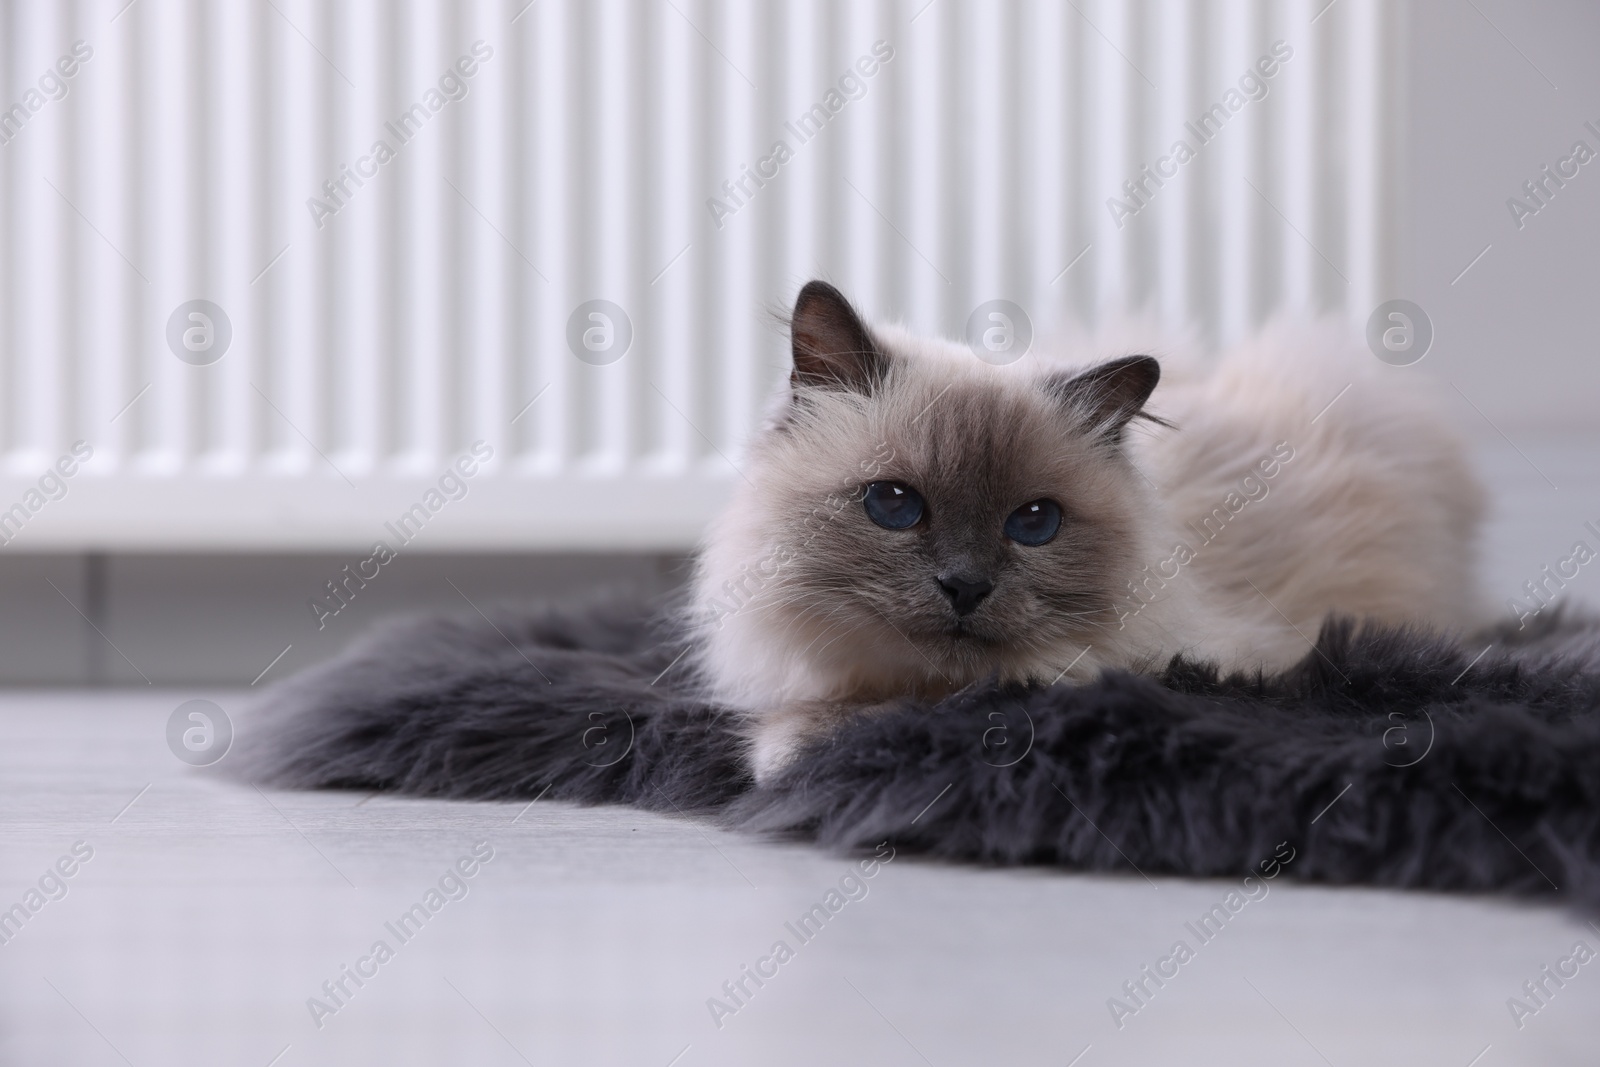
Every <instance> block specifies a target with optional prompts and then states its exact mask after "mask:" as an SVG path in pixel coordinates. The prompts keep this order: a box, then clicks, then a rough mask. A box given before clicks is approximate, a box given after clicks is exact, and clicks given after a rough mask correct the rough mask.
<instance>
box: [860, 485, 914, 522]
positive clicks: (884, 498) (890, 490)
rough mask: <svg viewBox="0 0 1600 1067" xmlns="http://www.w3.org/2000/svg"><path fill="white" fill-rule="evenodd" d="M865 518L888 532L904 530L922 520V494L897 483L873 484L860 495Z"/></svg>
mask: <svg viewBox="0 0 1600 1067" xmlns="http://www.w3.org/2000/svg"><path fill="white" fill-rule="evenodd" d="M861 503H862V506H864V507H865V508H866V509H867V518H869V519H871V520H872V521H873V522H875V523H877V524H878V525H879V526H882V527H884V528H885V529H888V530H904V529H906V528H907V527H908V526H915V525H916V524H917V520H918V519H920V518H922V512H923V504H922V494H921V493H919V492H917V491H916V490H915V489H913V488H911V487H910V486H909V485H902V484H901V483H899V482H873V483H872V484H871V485H868V486H867V488H866V491H865V492H863V493H862V494H861Z"/></svg>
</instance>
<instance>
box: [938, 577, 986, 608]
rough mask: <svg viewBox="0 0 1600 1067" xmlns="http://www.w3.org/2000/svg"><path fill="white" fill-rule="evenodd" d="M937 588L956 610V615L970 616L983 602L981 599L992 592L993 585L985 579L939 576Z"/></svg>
mask: <svg viewBox="0 0 1600 1067" xmlns="http://www.w3.org/2000/svg"><path fill="white" fill-rule="evenodd" d="M939 588H940V589H943V590H944V593H945V596H947V597H949V598H950V606H951V607H953V608H955V609H956V614H957V615H971V614H972V613H973V612H974V611H976V610H977V608H978V605H979V604H980V603H982V602H983V598H984V597H986V596H988V595H989V594H990V593H991V592H993V591H994V583H993V582H991V581H989V579H987V578H969V577H967V576H965V575H960V574H941V575H939Z"/></svg>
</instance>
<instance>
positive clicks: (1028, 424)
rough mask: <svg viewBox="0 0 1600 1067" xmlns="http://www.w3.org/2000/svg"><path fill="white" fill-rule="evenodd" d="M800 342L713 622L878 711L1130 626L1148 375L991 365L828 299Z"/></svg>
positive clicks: (715, 567) (745, 490) (821, 295)
mask: <svg viewBox="0 0 1600 1067" xmlns="http://www.w3.org/2000/svg"><path fill="white" fill-rule="evenodd" d="M791 333H792V340H793V354H794V369H793V373H792V375H791V379H790V383H789V396H788V399H787V403H786V405H785V406H784V408H783V410H782V411H781V412H780V413H779V414H778V417H777V418H776V419H775V420H774V421H773V423H772V425H771V426H769V428H768V429H767V430H765V431H764V432H763V434H762V435H761V436H760V438H759V439H758V440H757V441H756V443H755V445H754V447H753V449H752V451H751V459H750V462H749V464H748V465H747V467H746V475H747V484H745V485H742V486H741V487H740V489H739V490H738V491H737V493H736V497H735V500H734V502H733V504H732V508H731V509H730V512H729V513H728V514H726V515H725V516H724V518H723V520H722V521H721V522H720V523H719V525H718V527H717V533H716V534H715V535H714V541H713V543H712V545H711V546H710V551H711V553H712V555H713V557H715V558H712V559H711V560H709V561H708V562H709V563H710V566H709V567H703V570H702V576H703V577H702V588H701V590H700V594H701V600H702V603H705V602H706V601H707V600H708V599H711V600H715V598H716V596H717V595H720V594H726V595H724V596H723V598H722V599H721V600H720V601H717V605H718V608H720V614H721V615H722V618H720V619H719V620H718V625H719V626H723V625H729V624H732V625H740V624H753V625H756V626H758V628H759V629H760V631H761V632H762V634H763V635H764V639H765V640H767V641H775V640H790V641H792V642H794V647H793V649H792V650H791V652H792V653H793V654H794V655H797V656H800V657H801V658H803V659H805V660H807V662H808V664H809V669H814V670H817V671H821V672H824V673H826V672H829V671H831V672H834V673H835V674H836V676H837V677H836V678H834V679H833V680H834V681H835V682H836V683H837V684H836V685H834V686H832V687H831V688H832V690H833V695H836V696H843V695H847V694H853V695H857V696H863V697H869V696H882V695H893V694H899V693H906V692H938V691H941V690H948V689H950V688H954V687H956V686H959V685H963V684H966V683H967V682H970V681H973V680H975V679H978V678H982V677H985V676H986V675H988V674H990V673H994V672H999V673H1000V674H1002V675H1003V676H1006V677H1037V676H1038V675H1039V674H1041V673H1043V672H1045V671H1046V670H1047V669H1048V667H1050V666H1054V667H1055V669H1056V670H1059V669H1061V668H1065V667H1067V666H1068V664H1069V663H1070V661H1071V660H1072V659H1073V657H1074V656H1076V655H1077V654H1078V653H1079V652H1082V651H1083V649H1084V648H1085V647H1086V646H1087V645H1089V644H1092V643H1093V642H1094V641H1095V640H1096V638H1097V635H1099V634H1104V633H1106V632H1107V631H1108V630H1115V629H1116V627H1117V624H1118V619H1117V616H1116V613H1115V610H1114V607H1113V605H1114V602H1115V599H1116V594H1117V593H1118V591H1119V590H1118V586H1119V585H1120V584H1122V583H1124V582H1125V581H1126V577H1127V575H1128V574H1129V573H1130V571H1131V569H1132V567H1133V565H1134V563H1133V561H1134V559H1135V557H1136V555H1137V554H1138V553H1139V552H1140V550H1141V548H1140V546H1141V541H1140V538H1141V537H1142V536H1143V533H1144V527H1145V524H1144V521H1143V520H1144V516H1145V509H1146V508H1147V507H1148V502H1147V498H1146V496H1145V486H1144V484H1143V482H1142V481H1141V478H1140V475H1139V474H1138V472H1137V471H1136V470H1135V469H1134V468H1133V466H1132V464H1131V463H1130V462H1129V460H1128V458H1127V456H1126V455H1125V454H1124V451H1123V436H1124V430H1125V428H1126V426H1127V425H1128V423H1129V421H1130V420H1132V419H1133V418H1135V417H1137V416H1140V415H1142V414H1143V412H1142V407H1143V405H1144V403H1145V401H1146V399H1147V398H1148V397H1149V396H1150V393H1151V391H1152V390H1153V389H1154V388H1155V386H1156V383H1157V381H1158V380H1159V377H1160V367H1159V365H1158V364H1157V362H1156V361H1155V360H1154V359H1152V358H1150V357H1149V356H1131V357H1127V358H1123V359H1117V360H1113V361H1111V362H1108V363H1103V364H1100V365H1098V366H1093V367H1089V368H1087V369H1081V368H1080V369H1079V370H1077V371H1067V370H1060V369H1056V370H1050V369H1041V368H1040V367H1038V366H1037V365H1018V364H1012V365H1009V366H1004V367H996V366H992V365H990V364H987V363H985V362H983V361H981V360H979V359H977V358H976V357H974V356H973V355H972V354H971V353H970V351H968V350H967V349H965V348H961V347H959V346H956V345H953V344H949V343H945V342H937V341H928V340H924V339H918V338H914V337H912V336H910V335H909V334H906V333H904V332H903V331H899V330H896V329H872V328H869V327H868V326H867V325H866V324H865V323H864V322H863V321H862V320H861V318H860V316H858V315H857V314H856V312H855V310H854V309H853V308H852V307H851V306H850V304H849V303H848V301H846V300H845V298H844V297H843V296H842V295H841V294H840V293H839V292H838V291H837V290H836V289H834V288H833V287H832V286H830V285H827V284H825V283H822V282H811V283H810V284H808V285H806V286H805V288H804V289H802V290H801V292H800V296H799V299H798V301H797V302H796V305H795V309H794V313H793V316H792V320H791ZM1145 417H1149V416H1145ZM730 549H733V550H734V551H736V552H738V553H742V555H743V556H744V557H746V558H745V560H744V562H743V563H741V564H740V565H739V566H738V567H737V568H734V567H733V563H734V558H733V557H732V556H730V555H729V550H730ZM719 559H720V564H719ZM729 575H732V576H733V577H732V580H733V582H734V587H733V588H729V586H728V581H729V577H728V576H729ZM1123 591H1124V592H1125V590H1123ZM718 608H714V609H713V610H714V611H716V610H718ZM730 615H731V617H730ZM741 616H742V618H741ZM1049 673H1052V674H1053V673H1054V671H1050V672H1049ZM1046 680H1048V677H1047V678H1046Z"/></svg>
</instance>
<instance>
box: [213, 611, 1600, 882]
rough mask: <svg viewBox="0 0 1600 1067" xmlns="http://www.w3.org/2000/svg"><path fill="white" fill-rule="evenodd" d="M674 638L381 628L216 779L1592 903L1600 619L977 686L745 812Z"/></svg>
mask: <svg viewBox="0 0 1600 1067" xmlns="http://www.w3.org/2000/svg"><path fill="white" fill-rule="evenodd" d="M669 618H671V615H670V613H669V612H667V611H666V610H664V607H663V606H662V605H659V604H655V605H651V604H645V603H642V602H635V601H611V602H607V603H603V604H598V605H593V606H589V607H583V608H574V609H566V610H554V609H545V610H534V611H502V612H499V613H497V614H495V615H494V616H493V625H490V624H489V623H487V622H485V621H484V620H483V619H481V618H478V617H477V616H473V617H470V618H426V619H420V620H412V621H406V622H402V623H399V624H391V625H389V626H387V627H384V628H381V629H379V630H376V631H374V632H373V633H372V634H370V635H369V636H368V637H366V638H365V639H364V640H362V641H361V642H360V643H359V644H358V645H357V646H355V647H353V648H352V649H350V650H349V651H348V652H347V653H345V654H344V655H343V656H341V657H340V658H339V659H337V660H335V661H333V662H330V663H328V664H325V665H323V666H321V667H317V668H314V669H312V670H309V671H306V672H305V673H303V674H301V675H298V676H296V677H294V678H291V679H289V680H288V681H287V682H285V683H283V684H281V685H278V686H277V687H275V688H274V689H273V690H271V691H270V692H269V694H268V695H267V697H266V699H265V700H264V703H263V706H262V707H261V708H260V709H259V714H258V715H257V716H256V717H255V718H254V719H253V720H251V721H249V722H247V723H246V724H245V728H244V729H243V730H242V731H241V737H240V745H241V751H240V753H239V755H240V756H241V757H242V758H241V759H239V760H238V761H237V762H236V763H235V764H234V766H235V767H236V768H237V769H236V771H235V773H244V774H246V775H248V776H249V777H250V778H252V779H253V780H255V781H258V782H260V783H262V784H272V785H277V786H281V787H289V788H302V789H323V788H345V789H363V790H366V789H381V790H389V791H393V792H399V793H409V794H413V795H417V796H428V797H455V798H468V799H481V800H513V799H531V798H533V797H536V796H539V795H541V794H542V795H544V796H547V797H549V798H551V799H556V800H569V801H577V802H580V803H587V804H599V803H620V804H634V805H638V806H640V807H644V808H649V809H653V810H658V811H666V812H684V813H696V814H699V815H701V816H710V817H714V818H716V819H718V820H720V821H721V822H723V823H724V824H726V825H728V826H732V827H738V828H744V829H747V830H759V831H778V832H783V833H786V834H791V835H800V836H803V837H805V838H809V839H811V840H814V841H816V842H818V843H820V844H822V845H825V846H829V847H836V848H855V847H872V846H874V845H876V844H877V843H878V842H880V841H883V840H885V839H890V840H892V841H893V843H894V846H895V847H896V848H897V849H901V850H906V849H911V850H920V851H923V852H926V853H929V854H932V855H935V856H941V857H947V858H950V859H955V860H965V861H974V862H980V863H987V864H1054V865H1059V866H1062V867H1068V868H1073V869H1080V870H1132V869H1134V868H1137V869H1138V870H1139V871H1141V872H1143V873H1144V874H1146V875H1151V876H1154V875H1157V874H1176V875H1204V876H1229V875H1242V874H1245V873H1248V872H1251V871H1254V870H1255V869H1256V866H1257V865H1258V863H1260V862H1261V861H1262V860H1264V859H1265V858H1268V857H1271V856H1273V854H1274V851H1275V849H1277V848H1278V846H1279V845H1280V843H1281V842H1289V843H1290V845H1291V847H1292V848H1293V849H1294V850H1295V854H1296V859H1295V861H1294V863H1293V864H1292V866H1291V867H1289V868H1285V869H1286V870H1287V871H1288V873H1290V874H1291V875H1292V876H1294V877H1297V878H1303V879H1308V880H1315V881H1321V882H1329V883H1340V884H1357V883H1359V884H1369V885H1380V886H1405V887H1426V888H1433V889H1447V890H1495V891H1504V892H1512V893H1519V894H1533V895H1545V896H1550V897H1556V896H1560V897H1563V898H1567V899H1570V900H1574V901H1577V902H1579V903H1581V904H1583V905H1585V906H1588V907H1594V906H1595V905H1597V904H1600V626H1597V624H1596V623H1595V621H1594V620H1585V619H1575V618H1570V617H1569V618H1561V617H1558V616H1554V615H1552V616H1550V617H1547V618H1545V619H1544V620H1543V621H1542V622H1541V623H1540V624H1539V625H1538V626H1537V627H1536V628H1535V627H1530V628H1529V630H1527V631H1524V632H1523V633H1521V634H1516V633H1511V632H1506V633H1501V634H1498V635H1489V636H1487V637H1485V638H1484V640H1483V641H1482V642H1481V643H1479V644H1478V645H1476V646H1461V645H1458V644H1455V643H1453V642H1450V641H1447V640H1444V639H1441V638H1439V637H1436V636H1432V635H1428V634H1422V633H1415V632H1408V631H1401V630H1387V629H1362V628H1358V627H1355V626H1353V625H1351V624H1350V623H1348V622H1345V623H1337V622H1335V623H1330V624H1329V625H1327V626H1326V627H1325V628H1324V629H1323V631H1322V633H1321V635H1320V638H1319V641H1318V645H1317V648H1316V649H1315V650H1314V651H1310V652H1308V653H1307V655H1306V658H1305V659H1304V660H1303V661H1302V662H1301V663H1300V664H1299V665H1298V666H1296V667H1295V668H1293V669H1292V670H1289V671H1287V672H1285V673H1283V674H1281V675H1278V676H1272V677H1259V676H1255V677H1244V676H1236V677H1219V676H1218V674H1217V672H1216V671H1215V670H1214V669H1212V668H1209V667H1207V666H1206V665H1204V664H1197V663H1191V662H1187V661H1184V660H1181V659H1179V660H1175V661H1173V663H1172V664H1171V665H1170V666H1169V668H1168V669H1167V670H1166V672H1165V673H1164V674H1163V675H1161V676H1160V677H1143V676H1135V675H1130V674H1112V675H1108V676H1106V677H1104V678H1102V679H1101V680H1099V681H1097V682H1095V683H1093V684H1089V685H1065V684H1062V685H1055V686H1050V687H1043V688H1007V687H1002V686H997V685H987V686H975V687H971V688H969V689H967V690H964V691H962V692H960V693H957V694H955V695H953V696H951V697H949V698H947V699H945V700H942V701H940V702H938V703H935V704H917V703H913V702H908V703H906V704H905V705H904V706H903V707H902V708H900V709H899V710H895V711H891V712H888V713H886V714H882V715H878V716H875V717H870V718H863V719H860V720H857V721H856V722H854V723H852V724H851V725H849V726H848V727H846V728H845V729H843V730H841V731H840V732H839V733H837V734H836V735H835V736H833V737H832V738H830V739H828V740H827V741H825V742H823V743H820V744H818V745H815V746H813V747H812V748H811V749H809V750H808V751H807V752H806V753H805V754H804V755H803V757H802V758H801V759H800V760H799V762H798V763H796V764H795V765H794V766H793V767H792V768H791V769H790V770H789V772H788V773H786V774H785V775H784V776H783V777H782V778H781V779H780V780H778V781H776V782H774V783H772V784H770V785H767V786H762V787H759V788H758V787H756V786H754V784H753V783H752V781H751V779H750V778H749V776H748V774H747V772H746V770H745V767H744V764H743V761H742V759H741V750H740V742H739V740H738V737H737V735H736V732H735V722H734V720H733V718H732V716H731V715H730V714H729V713H728V712H726V711H724V710H722V709H719V708H717V707H715V706H712V705H710V704H708V703H706V702H705V701H704V700H702V699H701V698H700V697H699V696H698V695H697V689H696V686H695V685H694V681H693V679H692V677H690V676H689V674H688V671H687V670H686V668H684V667H683V666H682V661H681V660H679V656H680V654H681V653H682V652H683V650H684V646H683V643H682V642H683V639H682V638H681V636H680V635H679V634H677V633H675V632H674V631H673V629H672V627H671V626H670V624H668V623H667V622H666V621H665V620H667V619H669ZM1491 637H1492V638H1494V639H1495V642H1496V643H1495V645H1494V646H1493V647H1491V648H1489V649H1488V651H1487V652H1483V647H1484V645H1487V644H1488V643H1489V640H1490V638H1491ZM1480 653H1482V654H1481V656H1480ZM1475 657H1477V658H1476V659H1475Z"/></svg>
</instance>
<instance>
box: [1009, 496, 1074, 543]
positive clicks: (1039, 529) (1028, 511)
mask: <svg viewBox="0 0 1600 1067" xmlns="http://www.w3.org/2000/svg"><path fill="white" fill-rule="evenodd" d="M1059 529H1061V505H1060V504H1057V503H1056V502H1055V501H1054V500H1035V501H1033V503H1031V504H1024V505H1022V506H1021V507H1020V508H1018V509H1017V510H1016V511H1013V512H1012V513H1011V514H1010V515H1008V516H1007V517H1006V525H1005V532H1006V536H1007V537H1009V538H1011V540H1013V541H1015V542H1016V543H1017V544H1019V545H1042V544H1044V543H1045V542H1046V541H1048V540H1050V538H1052V537H1054V536H1055V535H1056V531H1057V530H1059Z"/></svg>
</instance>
